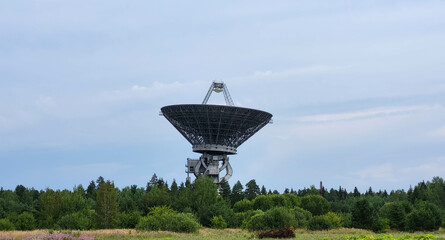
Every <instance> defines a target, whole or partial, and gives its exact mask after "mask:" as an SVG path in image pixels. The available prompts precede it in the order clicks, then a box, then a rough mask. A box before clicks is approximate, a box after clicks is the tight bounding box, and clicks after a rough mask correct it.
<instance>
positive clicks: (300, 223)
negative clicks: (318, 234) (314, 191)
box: [291, 207, 312, 228]
mask: <svg viewBox="0 0 445 240" xmlns="http://www.w3.org/2000/svg"><path fill="white" fill-rule="evenodd" d="M291 212H292V213H293V214H294V218H295V221H296V225H295V226H294V227H295V228H305V227H307V224H308V222H309V220H310V219H311V218H312V213H311V212H309V211H307V210H304V209H303V208H299V207H295V208H293V209H291Z"/></svg>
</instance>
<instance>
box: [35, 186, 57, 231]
mask: <svg viewBox="0 0 445 240" xmlns="http://www.w3.org/2000/svg"><path fill="white" fill-rule="evenodd" d="M39 201H40V217H39V226H40V227H41V228H53V226H54V224H55V223H56V222H57V221H58V220H59V218H60V216H61V205H62V193H61V192H60V191H53V190H51V189H46V191H45V192H44V193H43V194H41V195H40V198H39Z"/></svg>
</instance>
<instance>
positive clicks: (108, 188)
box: [96, 180, 119, 228]
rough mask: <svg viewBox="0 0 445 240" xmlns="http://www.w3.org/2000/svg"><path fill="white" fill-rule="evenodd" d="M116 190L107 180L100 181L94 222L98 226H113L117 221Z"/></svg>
mask: <svg viewBox="0 0 445 240" xmlns="http://www.w3.org/2000/svg"><path fill="white" fill-rule="evenodd" d="M118 217H119V204H118V202H117V190H116V189H115V188H114V184H113V183H111V182H110V181H109V180H108V181H106V182H101V184H100V187H99V190H98V191H97V196H96V224H97V227H98V228H114V227H116V226H117V224H118V222H119V218H118Z"/></svg>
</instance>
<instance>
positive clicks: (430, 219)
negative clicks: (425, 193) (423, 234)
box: [406, 202, 442, 232]
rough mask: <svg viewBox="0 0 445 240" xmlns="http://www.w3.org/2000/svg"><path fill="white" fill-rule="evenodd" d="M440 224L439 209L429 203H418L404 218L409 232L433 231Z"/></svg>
mask: <svg viewBox="0 0 445 240" xmlns="http://www.w3.org/2000/svg"><path fill="white" fill-rule="evenodd" d="M441 223H442V220H441V216H440V210H439V208H438V207H437V206H436V205H435V204H432V203H429V202H420V203H418V204H417V205H416V208H415V210H414V211H412V212H411V213H410V214H408V216H407V218H406V228H407V230H409V231H412V232H414V231H435V230H438V229H439V227H440V225H441Z"/></svg>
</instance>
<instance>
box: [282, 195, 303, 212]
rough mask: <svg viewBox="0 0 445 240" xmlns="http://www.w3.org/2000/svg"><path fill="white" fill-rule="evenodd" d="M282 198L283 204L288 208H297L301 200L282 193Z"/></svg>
mask: <svg viewBox="0 0 445 240" xmlns="http://www.w3.org/2000/svg"><path fill="white" fill-rule="evenodd" d="M282 196H283V197H284V198H285V199H286V200H285V202H286V203H287V204H288V206H289V208H294V207H299V206H300V204H301V198H299V197H298V196H296V195H294V194H290V193H284V194H283V195H282Z"/></svg>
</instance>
